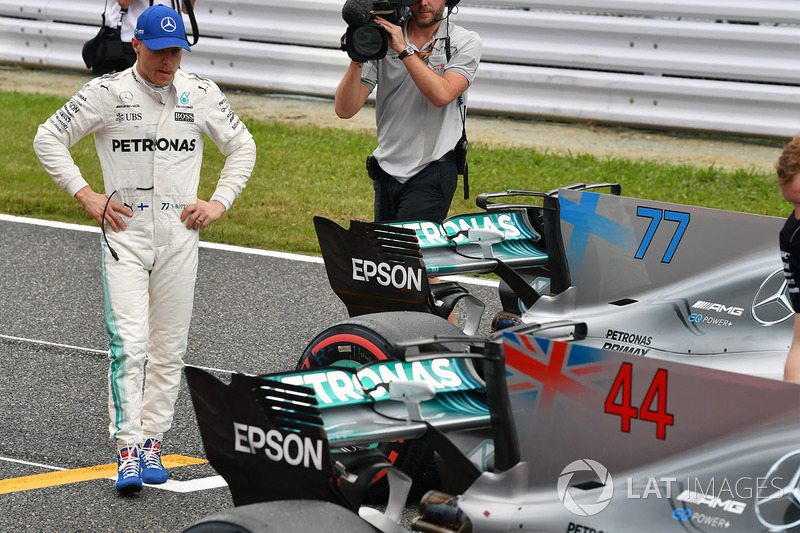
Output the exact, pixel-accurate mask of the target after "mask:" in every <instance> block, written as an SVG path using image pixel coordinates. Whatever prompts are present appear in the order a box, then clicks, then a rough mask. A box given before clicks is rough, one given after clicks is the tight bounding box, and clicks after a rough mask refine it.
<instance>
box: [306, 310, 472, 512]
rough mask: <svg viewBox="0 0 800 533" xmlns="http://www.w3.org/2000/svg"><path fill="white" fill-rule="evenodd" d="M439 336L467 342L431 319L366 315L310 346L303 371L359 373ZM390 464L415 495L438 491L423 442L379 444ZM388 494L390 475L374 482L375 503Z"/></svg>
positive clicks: (399, 314)
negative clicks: (397, 349)
mask: <svg viewBox="0 0 800 533" xmlns="http://www.w3.org/2000/svg"><path fill="white" fill-rule="evenodd" d="M435 335H447V336H463V337H465V335H464V332H462V331H461V330H460V329H459V328H458V327H457V326H455V325H454V324H452V323H450V322H448V321H447V320H445V319H443V318H441V317H438V316H435V315H432V314H427V313H419V312H412V311H393V312H386V313H375V314H370V315H362V316H359V317H356V318H352V319H349V320H347V321H344V322H340V323H338V324H335V325H334V326H331V327H329V328H328V329H326V330H325V331H323V332H322V333H320V334H319V335H317V336H316V337H314V339H313V340H312V341H311V342H310V343H309V344H308V346H307V347H306V349H305V350H304V351H303V355H302V356H301V357H300V360H299V361H298V362H297V370H304V369H309V368H320V367H326V366H347V367H351V368H357V367H360V366H362V365H364V364H367V363H370V362H372V361H385V360H389V359H393V356H392V345H393V344H395V343H397V342H400V341H409V340H412V339H423V338H425V339H430V338H433V337H434V336H435ZM375 446H377V447H378V448H379V449H380V450H381V451H382V452H383V453H384V454H385V455H386V457H388V459H389V461H390V462H391V463H392V464H393V465H394V466H396V467H397V468H399V469H400V470H402V471H403V472H405V473H406V474H408V475H409V476H411V477H412V479H414V485H415V486H414V491H415V493H416V492H418V490H417V489H419V490H422V489H425V488H434V487H435V486H437V485H438V478H437V475H436V472H435V466H434V461H433V452H432V451H431V449H430V448H429V446H428V445H427V444H426V443H425V442H423V441H410V442H403V441H397V442H384V443H380V444H376V445H375ZM387 490H388V483H387V482H386V480H385V474H381V475H380V476H378V477H376V479H375V480H374V481H373V483H372V486H371V489H370V493H369V494H368V498H369V499H378V500H380V499H383V498H385V496H386V493H387Z"/></svg>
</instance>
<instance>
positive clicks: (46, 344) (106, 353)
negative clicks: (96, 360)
mask: <svg viewBox="0 0 800 533" xmlns="http://www.w3.org/2000/svg"><path fill="white" fill-rule="evenodd" d="M0 339H9V340H12V341H19V342H29V343H31V344H44V345H45V346H55V347H56V348H68V349H70V350H79V351H81V352H91V353H99V354H103V355H108V350H95V349H94V348H85V347H83V346H72V345H71V344H59V343H57V342H47V341H40V340H36V339H25V338H22V337H13V336H11V335H0Z"/></svg>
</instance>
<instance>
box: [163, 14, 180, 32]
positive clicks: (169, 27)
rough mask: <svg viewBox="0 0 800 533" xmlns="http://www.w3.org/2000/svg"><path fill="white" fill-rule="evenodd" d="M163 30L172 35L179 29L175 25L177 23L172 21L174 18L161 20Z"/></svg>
mask: <svg viewBox="0 0 800 533" xmlns="http://www.w3.org/2000/svg"><path fill="white" fill-rule="evenodd" d="M161 29H162V30H164V31H166V32H169V33H172V32H173V31H175V30H176V29H178V26H177V24H175V21H174V20H173V19H172V17H164V18H163V19H161Z"/></svg>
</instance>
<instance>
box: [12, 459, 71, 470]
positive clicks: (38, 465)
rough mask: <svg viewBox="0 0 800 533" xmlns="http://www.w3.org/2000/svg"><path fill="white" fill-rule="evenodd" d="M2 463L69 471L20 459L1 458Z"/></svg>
mask: <svg viewBox="0 0 800 533" xmlns="http://www.w3.org/2000/svg"><path fill="white" fill-rule="evenodd" d="M0 461H6V462H8V463H19V464H21V465H26V466H35V467H37V468H47V469H49V470H67V469H66V468H61V467H60V466H52V465H43V464H40V463H31V462H30V461H22V460H20V459H12V458H10V457H0Z"/></svg>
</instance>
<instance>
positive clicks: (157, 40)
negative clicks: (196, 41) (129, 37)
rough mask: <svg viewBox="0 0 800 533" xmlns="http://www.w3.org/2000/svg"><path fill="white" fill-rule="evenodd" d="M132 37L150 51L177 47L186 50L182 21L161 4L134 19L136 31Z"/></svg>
mask: <svg viewBox="0 0 800 533" xmlns="http://www.w3.org/2000/svg"><path fill="white" fill-rule="evenodd" d="M133 36H134V37H136V38H137V39H138V40H140V41H142V42H144V44H145V45H146V46H147V48H149V49H150V50H163V49H164V48H171V47H173V46H179V47H181V48H185V49H186V50H191V49H190V48H189V43H188V42H187V41H186V28H185V27H184V25H183V19H182V18H181V16H180V15H179V14H178V13H177V11H175V10H174V9H172V8H170V7H167V6H165V5H162V4H158V5H154V6H150V7H148V8H147V9H145V10H144V13H142V14H141V15H139V18H138V19H136V30H134V32H133Z"/></svg>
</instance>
